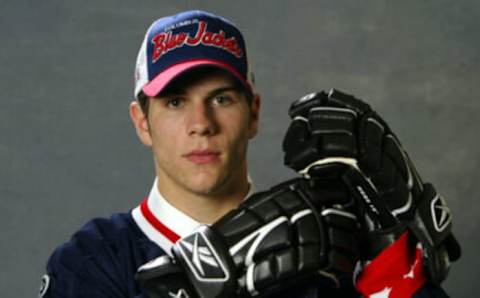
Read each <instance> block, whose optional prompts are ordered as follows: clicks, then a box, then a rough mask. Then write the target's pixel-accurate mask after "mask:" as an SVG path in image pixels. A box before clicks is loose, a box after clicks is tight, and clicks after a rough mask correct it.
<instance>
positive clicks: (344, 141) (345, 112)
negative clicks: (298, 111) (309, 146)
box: [308, 107, 357, 157]
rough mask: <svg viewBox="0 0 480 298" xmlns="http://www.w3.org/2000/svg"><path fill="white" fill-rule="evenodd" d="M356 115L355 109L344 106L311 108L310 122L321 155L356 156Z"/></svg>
mask: <svg viewBox="0 0 480 298" xmlns="http://www.w3.org/2000/svg"><path fill="white" fill-rule="evenodd" d="M356 116H357V114H356V113H355V112H354V111H352V110H350V109H343V108H335V107H315V108H312V109H311V110H310V114H309V117H308V122H309V125H310V130H311V134H312V138H313V139H314V140H316V141H315V142H316V144H317V147H318V150H319V154H320V156H321V157H326V156H342V157H355V156H356V154H357V150H356V141H355V134H354V133H355V120H356Z"/></svg>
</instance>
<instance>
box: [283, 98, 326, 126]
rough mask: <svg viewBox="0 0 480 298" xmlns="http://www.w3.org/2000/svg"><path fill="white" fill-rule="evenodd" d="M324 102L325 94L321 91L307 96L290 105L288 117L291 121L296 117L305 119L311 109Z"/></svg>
mask: <svg viewBox="0 0 480 298" xmlns="http://www.w3.org/2000/svg"><path fill="white" fill-rule="evenodd" d="M326 101H327V94H326V93H325V92H323V91H320V92H314V93H310V94H307V95H305V96H304V97H302V98H300V99H298V100H296V101H294V102H293V103H292V104H291V106H290V109H289V110H288V115H290V117H291V118H292V119H294V118H295V117H297V116H301V117H305V118H307V117H308V113H309V111H310V109H311V108H313V107H317V106H321V105H323V104H324V103H325V102H326Z"/></svg>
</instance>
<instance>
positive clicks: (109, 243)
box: [42, 213, 165, 297]
mask: <svg viewBox="0 0 480 298" xmlns="http://www.w3.org/2000/svg"><path fill="white" fill-rule="evenodd" d="M163 254H165V252H164V251H163V250H162V249H161V248H160V247H158V246H157V245H155V244H154V243H153V242H151V241H150V240H149V239H148V238H147V237H146V236H145V235H144V234H143V233H142V232H141V231H140V229H139V228H138V226H137V225H136V223H135V222H134V220H133V218H132V216H131V214H130V213H118V214H114V215H112V216H111V217H110V218H96V219H93V220H91V221H89V222H88V223H86V224H85V225H84V226H83V227H82V228H81V229H80V230H79V231H77V232H76V233H75V234H73V236H72V237H71V239H70V240H69V241H68V242H66V243H64V244H62V245H60V246H59V247H57V248H56V249H55V251H54V252H53V254H52V255H51V257H50V259H49V260H48V263H47V274H46V275H45V276H44V277H43V279H42V284H47V286H46V287H45V288H46V289H45V290H44V291H45V292H49V293H51V294H52V295H51V296H49V295H46V296H45V297H57V296H59V297H60V296H61V297H97V296H98V297H102V296H103V297H105V296H107V297H108V296H112V297H133V295H134V294H135V293H138V291H139V289H138V285H137V283H136V281H135V273H136V271H137V268H138V267H140V266H141V265H142V264H144V263H145V262H147V261H148V260H151V259H153V258H155V257H157V256H160V255H163ZM45 279H47V280H45ZM53 293H58V294H56V295H55V294H53Z"/></svg>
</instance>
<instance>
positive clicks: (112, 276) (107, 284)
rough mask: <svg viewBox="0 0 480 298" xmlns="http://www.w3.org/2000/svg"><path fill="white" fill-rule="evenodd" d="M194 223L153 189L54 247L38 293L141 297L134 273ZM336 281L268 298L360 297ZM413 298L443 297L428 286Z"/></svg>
mask: <svg viewBox="0 0 480 298" xmlns="http://www.w3.org/2000/svg"><path fill="white" fill-rule="evenodd" d="M198 224H199V223H197V222H195V221H194V220H193V219H191V218H189V217H188V216H186V215H185V214H183V213H181V212H180V211H179V210H177V209H176V208H174V207H173V206H172V205H169V204H168V202H167V201H166V200H165V199H164V198H163V197H161V195H159V193H158V191H156V185H154V187H153V188H152V192H151V193H150V196H149V197H148V199H146V200H144V201H143V202H142V204H140V206H138V207H136V208H135V209H133V210H132V211H131V212H129V213H123V214H115V215H113V216H112V217H110V218H108V219H94V220H92V221H90V222H88V223H87V224H86V225H85V226H83V227H82V228H81V229H80V230H79V231H78V232H76V233H75V234H74V235H73V236H72V238H71V239H70V241H68V242H67V243H65V244H63V245H61V246H59V247H58V248H57V249H56V250H55V251H54V253H53V254H52V256H51V257H50V259H49V261H48V264H47V274H46V275H45V276H44V277H43V279H42V283H43V289H42V293H41V294H43V297H62V298H74V297H76V298H78V297H89V298H96V297H116V298H119V297H144V296H143V294H142V290H141V289H140V287H139V284H138V283H137V282H136V280H135V273H136V271H137V269H138V268H139V267H140V266H142V265H143V264H145V263H147V262H148V261H150V260H152V259H154V258H156V257H158V256H161V255H165V254H169V252H170V247H171V246H172V245H173V243H175V241H176V240H178V239H179V238H180V237H183V236H186V235H188V234H189V233H191V231H192V229H194V228H195V227H196V226H197V225H198ZM340 280H341V284H342V286H341V287H340V288H338V287H337V284H336V283H334V282H333V281H332V280H331V279H329V278H322V277H321V276H319V277H318V278H317V279H315V280H314V281H310V282H309V283H307V284H304V285H298V286H296V287H295V288H294V289H291V290H287V291H282V292H281V293H277V294H275V295H272V297H289V298H295V297H299V298H300V297H301V298H323V297H334V296H335V297H360V295H359V294H358V292H356V291H355V289H354V287H353V284H352V282H351V280H350V279H344V278H341V279H340ZM371 297H373V296H371ZM376 297H388V295H387V296H376ZM414 297H415V298H427V297H446V295H445V294H444V292H443V291H442V290H441V289H440V288H438V287H434V286H431V285H428V284H427V285H426V286H424V287H422V288H421V289H420V291H419V292H418V293H416V294H415V295H414Z"/></svg>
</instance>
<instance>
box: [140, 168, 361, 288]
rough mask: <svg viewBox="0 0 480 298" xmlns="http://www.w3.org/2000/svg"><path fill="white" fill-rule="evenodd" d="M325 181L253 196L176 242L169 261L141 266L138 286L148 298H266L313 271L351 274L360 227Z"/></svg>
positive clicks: (289, 184)
mask: <svg viewBox="0 0 480 298" xmlns="http://www.w3.org/2000/svg"><path fill="white" fill-rule="evenodd" d="M337 172H338V171H332V173H337ZM325 177H329V179H331V180H332V181H330V182H331V183H326V179H324V180H323V181H318V183H314V181H312V180H308V179H295V180H291V181H287V182H285V183H282V184H280V185H278V186H276V187H274V188H272V189H270V190H269V191H266V192H260V193H257V194H254V195H253V196H251V197H250V198H249V199H248V200H246V201H244V202H243V203H242V204H241V205H240V206H239V208H237V209H235V210H233V211H231V212H230V213H228V214H227V215H226V216H224V217H223V218H222V219H220V220H219V221H218V222H216V223H215V224H213V225H212V226H211V227H209V226H206V225H203V226H201V227H200V228H199V229H197V230H196V231H195V232H194V233H193V234H191V235H189V236H187V237H185V238H182V239H180V240H179V241H178V242H177V243H176V244H175V245H174V246H173V248H172V254H173V258H170V257H168V256H163V257H160V258H159V259H156V260H154V261H153V263H150V264H148V263H147V265H144V266H142V267H141V268H140V269H139V271H138V273H137V279H139V281H140V282H141V284H142V287H143V288H144V289H145V290H146V292H147V295H148V296H149V297H153V298H155V297H199V298H204V297H229V298H231V297H252V296H266V295H270V294H272V293H275V292H276V291H279V290H282V289H284V288H288V287H291V286H293V285H294V284H295V283H298V282H305V281H307V280H310V279H312V278H318V277H319V274H318V273H319V270H322V273H325V275H327V276H333V275H330V273H332V272H333V273H335V272H338V271H341V272H349V273H351V272H352V270H353V267H354V264H355V263H356V261H357V260H358V254H359V250H358V243H359V239H358V238H357V237H358V234H359V233H358V232H359V225H358V223H357V219H356V217H355V215H354V214H353V213H351V212H349V210H348V208H349V206H350V203H351V199H350V197H349V196H348V195H347V190H346V189H345V187H343V189H344V192H343V193H341V192H340V191H338V190H337V189H338V187H340V186H339V184H340V183H341V181H340V180H339V179H338V177H334V176H333V175H330V176H329V175H325ZM334 178H335V179H337V180H338V181H339V183H335V182H334V181H333V180H334ZM323 184H327V185H330V186H329V187H330V189H328V188H327V189H325V188H324V186H323ZM337 186H338V187H337ZM333 189H335V191H333ZM340 189H341V188H340ZM342 206H345V207H342ZM326 271H329V272H330V273H326ZM182 295H183V296H182Z"/></svg>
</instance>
